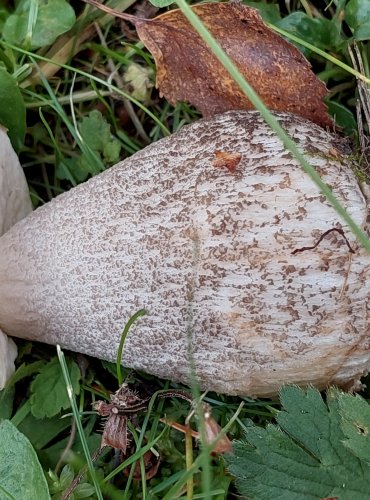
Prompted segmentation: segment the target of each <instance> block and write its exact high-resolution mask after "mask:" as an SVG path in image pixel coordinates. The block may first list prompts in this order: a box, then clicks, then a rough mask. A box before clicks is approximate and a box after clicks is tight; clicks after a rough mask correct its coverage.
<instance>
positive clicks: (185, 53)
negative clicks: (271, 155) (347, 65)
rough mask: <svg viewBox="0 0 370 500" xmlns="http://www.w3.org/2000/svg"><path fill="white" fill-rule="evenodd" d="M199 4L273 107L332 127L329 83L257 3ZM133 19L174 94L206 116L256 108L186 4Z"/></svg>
mask: <svg viewBox="0 0 370 500" xmlns="http://www.w3.org/2000/svg"><path fill="white" fill-rule="evenodd" d="M193 10H194V11H195V12H196V14H198V16H199V17H200V18H201V19H202V21H203V23H204V24H205V25H206V27H207V28H208V29H209V30H210V31H211V33H212V34H213V36H214V37H215V38H216V40H217V41H218V42H219V44H220V45H221V46H222V48H223V49H224V50H225V52H226V53H227V54H228V55H229V56H230V57H231V59H232V60H233V61H234V63H235V64H236V65H237V67H238V68H239V70H240V71H241V73H242V74H243V75H244V77H245V78H246V80H247V81H248V82H249V83H250V84H251V85H252V86H253V88H254V89H255V90H256V92H257V93H258V94H259V96H260V97H261V98H262V100H263V101H264V103H265V104H266V106H267V107H268V108H269V109H272V110H280V111H288V112H292V113H295V114H297V115H300V116H303V117H305V118H307V119H309V120H311V121H313V122H315V123H317V124H319V125H321V126H323V127H327V126H329V127H331V126H332V120H331V118H330V117H329V116H328V114H327V108H326V106H325V104H324V103H323V102H322V99H323V97H324V96H325V95H326V87H325V85H324V84H323V83H322V82H321V81H320V80H319V79H318V78H317V77H316V76H315V74H314V73H313V72H312V71H311V69H310V64H309V62H308V61H307V60H306V59H305V58H304V56H303V55H302V54H301V53H300V52H299V51H298V49H296V48H295V47H294V46H293V45H292V44H290V43H288V42H287V41H285V40H284V39H283V38H281V37H280V36H279V35H277V34H276V33H274V32H273V31H272V30H270V29H269V28H268V27H267V26H266V25H265V24H264V23H263V21H262V19H261V17H260V15H259V13H258V12H257V10H255V9H253V8H251V7H247V6H245V5H242V4H240V3H237V2H230V3H227V4H222V3H209V4H202V5H197V6H194V7H193ZM135 24H136V29H137V32H138V34H139V36H140V39H141V40H142V41H143V42H144V44H145V45H146V47H147V48H148V49H149V50H150V52H151V53H152V54H153V56H154V59H155V62H156V65H157V82H156V84H157V87H158V88H159V89H160V92H161V94H162V95H163V96H164V97H165V98H166V99H167V100H168V101H170V102H171V103H173V104H174V103H175V102H176V101H189V102H191V103H192V104H193V105H195V106H196V107H197V108H198V109H199V110H200V111H201V112H202V113H203V115H204V116H205V117H209V116H211V115H214V114H215V113H221V112H224V111H228V110H232V109H253V106H252V104H251V103H250V102H249V100H248V99H247V98H246V97H245V95H244V94H243V93H242V91H241V90H240V89H239V87H238V85H237V84H236V83H235V82H234V81H233V79H232V78H231V76H230V75H229V74H228V73H227V71H226V70H225V69H224V67H223V66H222V65H221V64H220V63H219V62H218V60H217V59H216V58H215V56H214V55H213V54H212V52H211V51H210V49H209V48H208V47H207V46H206V44H205V43H204V42H203V41H202V39H201V38H200V36H199V35H198V34H197V33H196V32H195V30H194V29H193V28H192V27H191V25H190V24H189V22H188V21H187V20H186V18H185V17H184V15H183V14H182V12H181V11H180V10H172V11H170V12H167V13H165V14H163V15H161V16H158V17H156V18H155V19H154V20H152V21H143V20H138V21H137V22H136V23H135Z"/></svg>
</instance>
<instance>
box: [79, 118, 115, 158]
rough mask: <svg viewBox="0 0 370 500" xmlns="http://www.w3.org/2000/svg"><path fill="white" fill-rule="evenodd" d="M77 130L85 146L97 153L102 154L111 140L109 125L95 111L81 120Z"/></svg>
mask: <svg viewBox="0 0 370 500" xmlns="http://www.w3.org/2000/svg"><path fill="white" fill-rule="evenodd" d="M79 130H80V134H81V136H82V138H83V140H84V141H85V142H86V144H87V145H88V146H89V147H90V148H91V149H92V150H94V151H98V152H99V153H103V151H104V148H105V147H106V145H107V144H108V143H109V142H110V141H111V140H112V135H111V132H110V126H109V123H107V121H106V120H105V118H104V117H103V115H102V114H101V113H100V111H97V110H96V109H94V110H93V111H90V113H89V116H86V117H84V118H83V119H82V120H81V123H80V125H79Z"/></svg>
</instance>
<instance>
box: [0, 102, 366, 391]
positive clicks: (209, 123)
mask: <svg viewBox="0 0 370 500" xmlns="http://www.w3.org/2000/svg"><path fill="white" fill-rule="evenodd" d="M275 115H276V117H277V118H278V119H279V121H280V123H281V125H282V126H283V127H284V128H285V129H286V131H287V132H288V133H289V135H290V136H291V137H292V138H293V139H294V140H295V141H296V142H297V144H298V145H299V147H300V149H301V150H302V151H303V152H304V153H305V154H306V155H307V157H308V159H309V160H310V162H311V164H312V165H313V166H314V167H315V168H316V170H317V171H318V172H319V173H320V175H321V176H322V178H323V179H324V181H325V182H326V183H327V184H329V185H330V186H331V188H332V190H333V192H334V194H335V195H336V196H337V198H338V199H339V200H340V201H341V203H342V204H343V205H344V206H345V207H346V209H347V210H348V212H349V213H350V215H351V216H352V217H353V219H354V220H355V221H356V222H357V224H359V225H360V226H361V227H362V228H363V229H364V230H368V229H369V226H368V225H367V224H368V222H367V217H368V207H367V204H366V200H365V198H364V196H363V194H362V192H361V190H360V188H359V185H358V182H357V179H356V176H355V175H354V173H353V170H352V164H351V160H350V157H349V156H348V155H346V154H345V153H344V152H343V151H341V141H340V140H339V139H338V137H336V136H334V135H331V134H329V133H327V132H325V131H324V130H323V129H321V128H320V127H318V126H316V125H314V124H312V123H311V122H309V121H306V120H305V119H303V118H298V117H297V116H294V115H291V114H288V113H276V114H275ZM369 278H370V255H369V254H368V253H367V252H366V251H365V250H364V249H363V248H362V247H361V246H360V245H359V244H358V243H357V242H356V240H355V238H354V236H353V234H352V233H351V232H350V230H349V229H348V227H347V226H346V225H344V223H343V222H342V221H341V220H340V219H339V217H338V215H337V213H336V212H335V211H334V209H333V208H332V207H331V206H330V205H329V203H328V202H327V201H326V199H325V197H324V196H323V195H322V194H321V193H320V192H319V191H318V188H317V187H316V185H314V184H313V183H312V181H311V180H310V179H309V178H308V177H307V176H306V174H305V173H304V172H303V171H302V170H301V168H300V166H299V165H298V164H297V163H296V161H295V160H294V159H293V158H292V156H291V154H290V153H288V152H287V151H286V150H285V149H284V146H283V144H282V143H281V141H280V140H279V139H278V138H277V137H276V136H275V134H274V133H273V132H272V131H271V130H270V128H269V127H268V126H267V125H266V124H265V123H264V121H263V120H262V118H261V117H260V115H259V114H258V113H257V112H254V111H249V112H248V111H231V112H227V113H225V114H222V115H217V116H214V117H213V118H210V119H207V120H206V119H204V120H200V121H198V122H196V123H194V124H192V125H188V126H186V127H183V128H182V129H181V130H180V131H179V132H178V133H176V134H174V135H172V136H171V137H168V138H165V139H162V140H160V141H158V142H157V143H155V144H152V145H150V146H148V147H146V148H145V149H143V150H142V151H140V152H138V153H137V154H135V155H134V156H132V157H131V158H128V159H126V160H125V161H123V162H121V163H119V164H118V165H116V166H115V167H113V168H111V169H109V170H107V171H106V172H104V173H102V174H100V175H98V176H96V177H94V178H92V179H91V180H89V181H88V182H86V183H84V184H82V185H80V186H78V187H76V188H73V189H71V190H70V191H69V192H67V193H64V194H62V195H60V196H58V197H57V198H55V199H54V200H52V201H51V202H50V203H48V204H46V205H44V206H43V207H41V208H38V209H37V210H36V211H34V212H33V213H31V214H30V215H29V216H28V217H27V218H26V219H24V220H23V221H21V222H20V223H18V224H17V225H16V226H14V227H13V228H11V229H10V230H9V231H8V232H7V233H6V234H4V235H3V236H2V237H1V238H0V327H1V328H2V329H3V330H4V331H5V332H7V333H8V334H10V335H14V336H18V337H23V338H28V339H34V340H39V341H43V342H48V343H51V344H55V343H59V344H60V345H61V346H62V347H64V348H68V349H71V350H74V351H78V352H82V353H87V354H90V355H93V356H96V357H99V358H103V359H107V360H111V361H113V360H115V358H116V355H117V348H118V344H119V340H120V334H121V331H122V329H123V327H124V325H125V323H126V321H127V320H128V319H129V318H130V317H131V316H132V314H133V313H135V312H136V311H137V310H139V309H141V308H145V309H146V310H147V314H146V315H145V316H144V317H142V318H140V320H139V321H138V322H136V323H135V324H134V326H133V327H132V328H131V330H130V332H129V334H128V336H127V338H126V342H125V346H124V351H123V358H122V362H123V364H124V365H125V366H128V367H132V368H134V369H137V370H143V371H146V372H148V373H152V374H155V375H157V376H159V377H164V378H170V379H172V380H174V381H180V382H184V383H189V382H190V381H191V377H192V367H193V368H194V373H195V375H196V377H197V379H198V381H199V384H200V386H201V387H202V388H203V389H209V390H215V391H218V392H224V393H228V394H240V395H249V396H271V395H275V394H276V393H277V391H278V390H279V388H280V387H281V385H282V384H284V383H296V384H300V385H307V384H314V385H315V386H316V387H318V388H320V389H321V388H324V387H326V386H327V385H328V384H329V383H332V384H336V385H338V386H341V387H354V388H356V387H357V388H358V387H359V378H360V377H361V375H362V374H364V373H366V372H367V371H368V370H369V368H370V350H369V342H370V338H369V325H368V313H369V291H370V279H369Z"/></svg>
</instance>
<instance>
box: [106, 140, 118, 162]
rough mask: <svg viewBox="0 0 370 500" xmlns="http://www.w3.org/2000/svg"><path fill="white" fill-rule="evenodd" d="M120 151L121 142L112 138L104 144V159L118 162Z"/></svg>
mask: <svg viewBox="0 0 370 500" xmlns="http://www.w3.org/2000/svg"><path fill="white" fill-rule="evenodd" d="M120 152H121V143H120V142H119V141H118V140H117V139H114V140H111V141H109V142H108V143H107V144H106V145H105V146H104V150H103V159H104V161H105V162H107V163H116V162H117V161H118V160H119V154H120Z"/></svg>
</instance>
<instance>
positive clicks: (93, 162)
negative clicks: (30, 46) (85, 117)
mask: <svg viewBox="0 0 370 500" xmlns="http://www.w3.org/2000/svg"><path fill="white" fill-rule="evenodd" d="M31 59H32V57H31ZM33 62H34V64H35V66H37V63H36V62H35V61H33ZM40 78H41V81H42V83H43V85H44V87H45V89H46V90H47V92H48V94H49V96H50V99H51V101H52V104H51V107H52V108H53V109H54V111H56V113H57V114H58V115H59V116H60V118H61V119H62V120H63V122H64V123H65V125H66V127H67V128H68V130H69V132H70V133H71V135H72V137H73V138H74V140H75V141H76V143H77V144H78V146H79V148H80V150H81V152H82V153H83V155H84V156H85V157H86V159H88V160H89V166H90V168H91V171H92V173H93V174H94V175H96V174H99V173H100V172H103V171H104V170H105V167H104V165H103V162H102V161H101V160H100V158H99V157H98V155H97V154H96V153H95V152H94V151H93V150H92V149H91V148H90V147H89V146H88V145H87V144H86V142H85V141H84V140H82V138H81V136H80V134H79V133H78V131H77V130H76V129H75V127H74V126H73V124H72V122H71V121H70V120H69V118H68V116H67V114H66V113H65V111H64V109H63V107H62V106H61V105H60V104H59V102H58V100H57V98H56V97H55V95H54V92H53V90H52V88H51V87H50V85H49V82H48V81H47V80H46V78H45V77H44V75H43V74H42V72H41V73H40Z"/></svg>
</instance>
